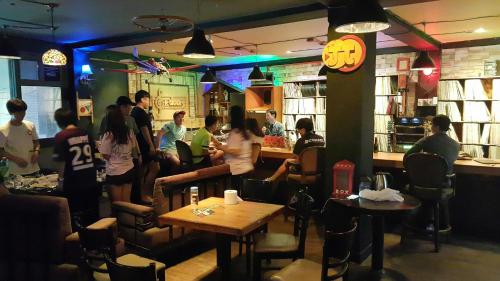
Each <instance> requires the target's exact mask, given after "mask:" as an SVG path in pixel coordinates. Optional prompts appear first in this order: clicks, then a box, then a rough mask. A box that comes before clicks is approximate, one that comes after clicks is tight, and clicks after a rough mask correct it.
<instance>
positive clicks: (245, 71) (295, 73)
mask: <svg viewBox="0 0 500 281" xmlns="http://www.w3.org/2000/svg"><path fill="white" fill-rule="evenodd" d="M321 65H322V63H321V62H320V61H315V62H306V63H296V64H285V65H274V66H270V67H269V71H270V72H272V73H273V75H274V85H276V86H281V85H282V84H283V82H286V81H299V80H314V79H317V77H318V71H319V69H320V68H321ZM260 70H261V71H262V72H265V71H266V67H261V68H260ZM250 72H252V68H241V69H231V70H222V71H217V78H220V79H222V80H224V81H226V82H228V83H230V84H232V85H235V86H237V87H240V88H242V89H245V88H246V87H248V86H250V81H248V79H247V78H248V75H249V74H250Z"/></svg>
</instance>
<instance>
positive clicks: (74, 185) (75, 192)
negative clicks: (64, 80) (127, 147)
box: [53, 108, 98, 226]
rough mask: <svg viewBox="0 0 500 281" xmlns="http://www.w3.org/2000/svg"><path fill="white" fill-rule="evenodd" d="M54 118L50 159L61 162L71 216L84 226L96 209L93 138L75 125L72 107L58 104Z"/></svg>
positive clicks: (61, 171) (95, 217)
mask: <svg viewBox="0 0 500 281" xmlns="http://www.w3.org/2000/svg"><path fill="white" fill-rule="evenodd" d="M54 119H55V120H56V123H57V125H58V126H59V127H60V128H61V129H62V131H60V132H59V133H57V134H56V135H55V145H54V155H53V159H54V160H55V161H57V162H60V163H61V164H62V165H61V169H60V176H61V177H62V178H63V192H64V194H65V196H66V198H68V203H69V207H70V210H71V213H72V217H73V218H75V217H78V219H79V220H80V223H81V224H82V226H86V225H88V224H90V223H93V222H94V221H95V220H96V219H97V210H98V188H97V180H96V167H95V158H94V153H95V146H94V141H93V140H92V138H91V136H90V135H89V134H88V133H87V131H85V130H83V129H80V128H78V127H77V126H76V115H75V114H74V113H73V112H72V111H70V110H67V109H62V108H59V109H58V110H56V111H55V113H54Z"/></svg>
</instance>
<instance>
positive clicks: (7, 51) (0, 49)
mask: <svg viewBox="0 0 500 281" xmlns="http://www.w3.org/2000/svg"><path fill="white" fill-rule="evenodd" d="M0 58H1V59H13V60H20V59H21V57H20V56H19V52H18V51H17V50H16V49H15V48H14V46H12V44H11V43H10V42H9V40H8V39H7V26H6V25H4V26H3V28H2V36H1V37H0Z"/></svg>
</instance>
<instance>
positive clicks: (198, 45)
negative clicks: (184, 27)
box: [183, 27, 215, 59]
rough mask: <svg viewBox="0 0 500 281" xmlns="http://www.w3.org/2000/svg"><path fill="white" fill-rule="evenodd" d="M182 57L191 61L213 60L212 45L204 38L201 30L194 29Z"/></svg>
mask: <svg viewBox="0 0 500 281" xmlns="http://www.w3.org/2000/svg"><path fill="white" fill-rule="evenodd" d="M183 56H184V57H186V58H193V59H212V58H215V51H214V47H212V44H210V42H209V41H208V40H207V38H206V37H205V32H204V31H203V30H202V29H199V28H196V27H195V29H194V31H193V37H192V38H191V40H189V42H188V43H187V44H186V47H185V48H184V54H183Z"/></svg>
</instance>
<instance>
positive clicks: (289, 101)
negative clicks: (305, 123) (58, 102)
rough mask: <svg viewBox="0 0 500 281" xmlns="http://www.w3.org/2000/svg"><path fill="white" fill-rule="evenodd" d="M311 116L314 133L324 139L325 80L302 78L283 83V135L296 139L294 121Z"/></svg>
mask: <svg viewBox="0 0 500 281" xmlns="http://www.w3.org/2000/svg"><path fill="white" fill-rule="evenodd" d="M300 118H311V119H312V120H313V123H314V131H315V132H316V134H318V135H321V136H323V137H324V138H325V139H326V80H325V79H320V80H304V81H290V82H284V83H283V125H284V126H285V135H286V136H287V137H288V138H289V139H290V140H291V141H292V142H294V141H296V140H297V136H296V134H295V123H296V122H297V120H299V119H300Z"/></svg>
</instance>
